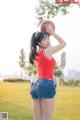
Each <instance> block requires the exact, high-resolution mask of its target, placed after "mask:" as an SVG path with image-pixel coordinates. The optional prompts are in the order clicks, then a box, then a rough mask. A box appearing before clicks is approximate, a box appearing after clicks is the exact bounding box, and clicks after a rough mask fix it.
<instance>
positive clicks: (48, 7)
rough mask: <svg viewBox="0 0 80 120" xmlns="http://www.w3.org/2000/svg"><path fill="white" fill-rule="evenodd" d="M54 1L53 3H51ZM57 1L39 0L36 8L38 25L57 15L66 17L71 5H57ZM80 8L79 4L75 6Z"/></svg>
mask: <svg viewBox="0 0 80 120" xmlns="http://www.w3.org/2000/svg"><path fill="white" fill-rule="evenodd" d="M53 1H54V2H53ZM58 1H59V0H39V6H38V7H36V9H35V10H36V14H37V19H38V25H39V24H40V23H41V22H42V21H43V20H44V19H48V18H53V17H55V16H56V15H58V14H59V13H61V14H62V15H66V14H68V13H69V8H70V7H72V6H73V4H57V2H58ZM77 5H78V6H79V7H80V4H77Z"/></svg>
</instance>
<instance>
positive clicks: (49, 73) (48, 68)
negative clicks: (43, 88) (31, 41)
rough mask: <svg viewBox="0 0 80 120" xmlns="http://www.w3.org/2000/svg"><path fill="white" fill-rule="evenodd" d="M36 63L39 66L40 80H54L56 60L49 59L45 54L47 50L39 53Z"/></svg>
mask: <svg viewBox="0 0 80 120" xmlns="http://www.w3.org/2000/svg"><path fill="white" fill-rule="evenodd" d="M35 62H36V65H37V71H38V78H39V79H40V78H47V79H49V80H53V79H54V66H55V63H56V61H55V59H54V58H53V57H51V58H50V57H48V56H47V55H46V54H45V49H41V50H39V52H37V55H36V58H35Z"/></svg>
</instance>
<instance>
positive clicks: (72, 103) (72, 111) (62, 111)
mask: <svg viewBox="0 0 80 120" xmlns="http://www.w3.org/2000/svg"><path fill="white" fill-rule="evenodd" d="M29 91H30V83H28V82H25V83H9V82H0V112H8V115H9V120H33V119H32V116H33V109H32V99H31V96H30V94H29ZM54 120H80V87H57V94H56V97H55V111H54Z"/></svg>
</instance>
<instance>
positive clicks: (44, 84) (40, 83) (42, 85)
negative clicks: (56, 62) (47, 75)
mask: <svg viewBox="0 0 80 120" xmlns="http://www.w3.org/2000/svg"><path fill="white" fill-rule="evenodd" d="M30 94H31V96H32V98H35V99H48V98H54V96H55V94H56V87H55V84H54V80H48V79H38V80H37V81H36V83H33V85H32V86H31V90H30Z"/></svg>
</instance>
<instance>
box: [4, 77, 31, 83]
mask: <svg viewBox="0 0 80 120" xmlns="http://www.w3.org/2000/svg"><path fill="white" fill-rule="evenodd" d="M3 81H4V82H24V81H26V82H29V80H24V79H21V78H5V79H3Z"/></svg>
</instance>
